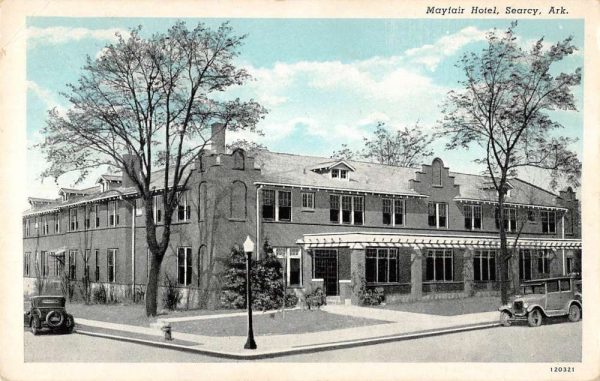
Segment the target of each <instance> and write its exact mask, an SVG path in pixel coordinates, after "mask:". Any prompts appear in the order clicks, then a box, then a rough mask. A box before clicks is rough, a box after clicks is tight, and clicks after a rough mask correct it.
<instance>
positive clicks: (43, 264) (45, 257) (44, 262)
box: [39, 251, 49, 278]
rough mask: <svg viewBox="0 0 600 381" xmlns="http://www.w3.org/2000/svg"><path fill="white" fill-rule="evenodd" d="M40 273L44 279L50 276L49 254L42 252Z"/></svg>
mask: <svg viewBox="0 0 600 381" xmlns="http://www.w3.org/2000/svg"><path fill="white" fill-rule="evenodd" d="M39 266H40V267H39V271H40V274H41V276H42V278H45V277H47V276H48V272H49V271H48V252H46V251H40V261H39Z"/></svg>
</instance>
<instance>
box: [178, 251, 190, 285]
mask: <svg viewBox="0 0 600 381" xmlns="http://www.w3.org/2000/svg"><path fill="white" fill-rule="evenodd" d="M192 268H193V267H192V248H191V247H180V248H178V249H177V283H179V284H180V285H184V286H189V285H190V284H192V273H193V270H192Z"/></svg>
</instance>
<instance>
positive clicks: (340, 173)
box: [331, 168, 348, 180]
mask: <svg viewBox="0 0 600 381" xmlns="http://www.w3.org/2000/svg"><path fill="white" fill-rule="evenodd" d="M331 178H332V179H343V180H347V179H348V170H347V169H339V168H333V169H332V170H331Z"/></svg>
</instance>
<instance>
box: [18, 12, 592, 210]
mask: <svg viewBox="0 0 600 381" xmlns="http://www.w3.org/2000/svg"><path fill="white" fill-rule="evenodd" d="M179 20H180V19H179ZM175 21H177V19H168V18H57V17H30V18H28V20H27V29H28V34H27V36H28V37H27V86H28V91H27V136H28V145H29V150H28V163H27V182H28V188H29V192H28V193H29V194H28V195H29V196H36V197H52V198H53V197H57V195H58V188H59V187H70V186H72V185H73V181H74V179H75V176H69V175H65V176H63V177H62V178H60V179H59V182H58V184H56V183H54V181H53V179H40V173H41V171H42V170H43V169H44V167H45V166H46V162H45V160H44V158H43V156H42V155H41V153H40V152H39V150H36V149H35V148H32V147H33V145H34V144H35V143H38V142H40V141H41V139H42V136H41V134H40V132H41V129H42V128H43V127H44V125H45V121H46V116H47V111H48V110H49V109H50V108H53V107H57V108H59V109H61V108H63V109H64V108H66V107H68V104H67V102H66V100H65V97H64V96H63V95H61V92H64V91H65V90H66V84H68V83H75V82H76V81H77V78H78V77H79V76H80V75H81V73H82V72H81V68H82V67H83V64H84V61H85V57H86V56H87V55H89V56H91V57H92V58H93V57H96V56H97V55H98V54H99V52H100V51H101V49H102V48H103V47H104V46H105V45H106V44H107V43H109V42H111V41H113V40H114V39H115V36H114V35H115V32H121V33H125V34H126V33H127V31H128V30H130V29H131V28H133V27H136V26H138V25H141V26H142V28H143V29H142V35H150V34H152V33H155V32H164V31H166V29H167V28H168V27H169V26H170V25H172V24H173V23H174V22H175ZM184 21H186V22H187V23H188V25H189V27H190V28H192V27H194V26H195V25H196V24H197V23H198V22H204V23H206V24H207V25H208V26H211V27H215V28H216V27H218V25H220V24H221V23H222V22H224V21H229V22H230V24H231V26H232V27H233V30H234V33H235V34H238V35H241V34H246V35H247V38H246V40H245V43H244V45H243V46H242V48H241V54H240V56H239V57H238V61H237V64H238V65H240V66H243V67H245V68H247V70H248V71H249V72H250V73H251V74H252V76H253V80H252V81H251V82H249V83H247V84H246V85H244V87H243V88H237V89H233V90H232V92H231V94H232V96H233V95H235V96H240V97H241V98H243V99H249V98H254V99H256V100H257V101H258V102H259V103H261V104H262V105H263V106H264V107H266V108H267V109H268V110H269V113H268V114H267V116H266V117H265V119H264V120H262V121H261V122H260V124H259V126H258V127H259V128H260V129H261V130H262V131H263V132H264V135H263V136H258V135H253V134H248V133H239V134H235V135H234V134H229V136H228V137H227V140H228V142H231V141H233V140H235V139H238V138H245V139H249V140H254V141H257V142H259V143H261V144H263V145H265V146H267V147H268V148H269V149H270V150H272V151H276V152H289V153H296V154H306V155H315V156H324V157H329V156H330V155H331V154H332V152H333V151H334V150H336V149H339V148H340V146H341V145H342V144H347V145H348V146H349V147H351V148H354V149H359V148H361V146H362V141H363V140H362V139H363V137H365V136H367V137H368V136H370V134H372V132H373V131H374V128H375V126H376V124H377V122H379V121H382V122H385V123H386V125H387V126H388V128H390V129H391V130H393V129H394V128H398V127H401V126H405V125H409V126H414V125H415V124H416V123H418V125H419V128H423V129H426V130H428V131H431V130H432V129H433V128H434V126H435V124H436V122H437V121H438V120H440V118H441V116H442V115H441V112H440V110H441V107H440V106H441V104H442V103H443V102H444V100H445V97H446V94H447V93H448V91H450V90H452V89H458V88H459V85H458V81H459V80H460V79H461V78H462V73H461V71H460V69H459V68H457V67H456V66H455V64H456V62H457V61H458V60H459V59H460V57H461V56H462V55H463V54H465V53H467V52H471V51H473V52H479V51H481V49H482V48H483V47H484V44H485V33H486V32H487V31H489V30H490V29H493V28H497V29H499V30H505V29H506V28H507V27H508V26H509V25H510V22H511V20H499V19H495V20H474V19H435V20H432V19H233V20H227V19H184ZM516 34H517V37H518V40H519V43H521V44H523V45H524V46H531V44H532V43H533V42H535V41H536V40H538V39H539V38H541V37H544V41H545V42H547V43H549V44H550V43H554V42H556V41H559V40H562V39H564V38H566V37H568V36H573V43H574V45H575V46H577V47H578V48H579V49H580V50H579V51H577V52H576V54H574V55H572V56H570V57H567V58H566V59H565V60H563V61H562V62H561V63H560V65H557V66H556V69H557V70H560V71H568V72H571V71H573V70H574V69H575V68H576V67H583V50H582V49H583V46H584V41H583V36H584V34H583V21H582V20H576V19H563V20H560V19H559V20H557V19H552V20H520V21H519V25H518V27H517V29H516ZM574 94H575V97H576V102H577V106H578V110H579V111H578V112H575V111H565V112H561V111H555V112H552V114H551V116H552V117H553V118H554V120H556V121H558V122H560V123H561V124H563V125H564V127H565V129H564V130H562V131H560V133H561V134H562V135H565V136H571V137H576V138H579V139H580V141H579V143H577V144H575V145H574V146H573V147H572V148H573V149H574V150H575V151H576V152H577V153H578V154H579V156H580V158H581V157H582V151H583V148H582V141H581V138H582V134H583V128H582V126H583V88H582V86H579V87H577V88H576V89H575V91H574ZM432 148H433V150H434V152H435V156H439V157H441V158H442V159H443V161H444V163H445V165H446V166H449V167H450V169H451V170H452V171H456V172H467V173H481V170H482V168H480V167H478V166H477V165H475V164H474V163H473V159H475V158H476V157H477V152H476V151H474V150H470V151H464V150H455V151H447V150H445V149H444V142H443V141H438V142H436V143H434V146H433V147H432ZM100 173H101V171H98V172H97V173H95V174H93V175H92V176H90V178H89V179H88V181H86V182H85V183H83V184H81V185H80V186H86V185H92V184H93V183H94V181H95V180H96V178H97V175H99V174H100ZM520 176H521V177H524V178H527V174H520ZM529 180H530V181H534V182H535V179H534V178H531V176H530V178H529Z"/></svg>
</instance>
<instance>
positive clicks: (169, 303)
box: [163, 275, 183, 311]
mask: <svg viewBox="0 0 600 381" xmlns="http://www.w3.org/2000/svg"><path fill="white" fill-rule="evenodd" d="M164 287H165V292H164V293H163V307H164V308H166V309H168V310H171V311H172V310H174V309H176V308H177V305H178V304H179V302H181V298H182V297H183V295H182V294H181V290H179V288H178V287H177V283H175V282H174V281H173V280H172V279H171V278H169V276H168V275H165V281H164Z"/></svg>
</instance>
